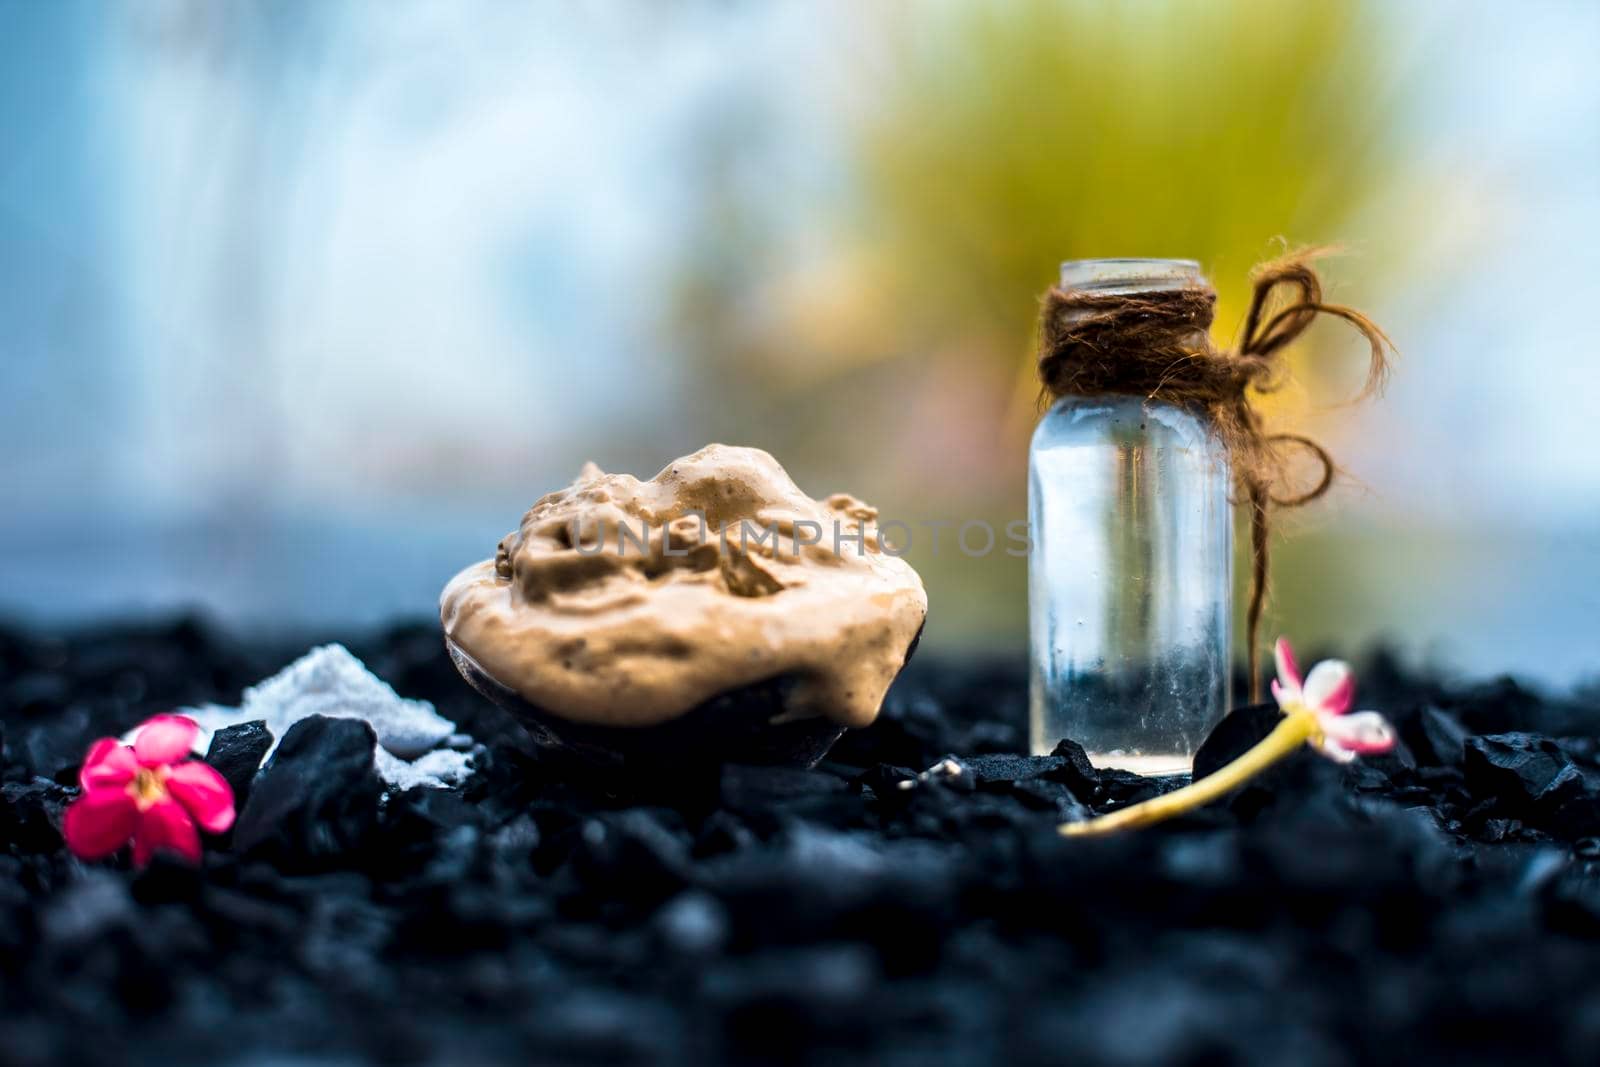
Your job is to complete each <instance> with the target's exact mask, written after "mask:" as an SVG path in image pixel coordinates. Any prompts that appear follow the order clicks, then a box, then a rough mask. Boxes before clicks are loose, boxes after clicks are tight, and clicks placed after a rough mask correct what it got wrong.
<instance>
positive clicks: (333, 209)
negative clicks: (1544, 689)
mask: <svg viewBox="0 0 1600 1067" xmlns="http://www.w3.org/2000/svg"><path fill="white" fill-rule="evenodd" d="M1596 55H1600V6H1597V5H1595V4H1592V3H1586V2H1573V3H1545V2H1526V3H1519V4H1515V5H1507V4H1501V3H1491V2H1482V3H1455V2H1437V3H1406V4H1392V3H1379V2H1373V3H1370V4H1360V3H1316V4H1305V3H1296V2H1290V0H1282V2H1262V0H1235V2H1221V0H1212V2H1201V0H1191V2H1158V0H1148V2H1139V3H1113V2H1103V3H1089V2H1083V3H1073V2H1057V3H1043V2H1030V0H1014V2H1001V3H993V2H984V3H977V2H972V3H952V2H939V0H927V2H909V0H908V2H902V3H894V2H886V3H877V4H870V5H869V4H860V3H855V2H851V0H837V2H830V0H788V2H784V0H777V2H770V3H738V2H733V0H720V2H709V0H707V2H699V3H684V4H670V5H668V4H655V3H647V2H644V0H636V2H623V0H617V2H609V3H601V2H591V3H573V4H569V3H547V4H532V3H487V2H484V3H480V2H466V0H451V2H415V0H401V2H394V3H376V2H371V3H368V2H353V0H351V2H343V3H338V2H321V0H301V2H290V0H274V2H266V0H262V2H259V3H256V2H243V0H235V2H221V0H142V2H139V3H123V4H109V3H103V2H98V0H86V2H71V0H51V2H45V0H0V237H3V239H0V454H3V456H4V464H3V466H0V491H3V494H4V496H3V499H4V501H5V503H6V507H5V508H4V510H3V512H0V614H3V615H4V616H6V617H8V618H13V619H20V620H23V621H26V622H34V623H46V624H61V623H73V622H82V621H85V620H89V619H100V618H105V617H108V616H117V617H126V616H138V615H145V614H149V613H152V612H172V611H178V610H187V609H199V610H201V611H203V612H205V613H208V614H209V615H211V616H213V617H215V618H217V619H219V620H221V621H223V622H225V623H227V624H229V625H231V626H234V627H236V628H240V629H242V630H248V629H279V630H281V629H287V628H297V627H325V628H332V627H349V626H359V625H370V624H373V623H377V622H379V621H382V620H387V619H392V618H396V617H401V616H409V617H424V616H427V615H428V614H430V613H432V612H433V611H434V610H435V607H434V606H435V598H436V596H437V593H438V590H439V588H440V586H441V585H442V584H443V582H444V581H445V579H446V578H447V577H448V576H449V575H450V574H451V573H453V572H454V571H455V570H456V569H458V568H459V567H460V566H462V565H464V564H466V563H468V562H471V561H473V560H476V559H480V558H483V557H485V556H487V555H490V554H492V552H493V548H494V544H495V542H496V540H497V539H498V538H499V537H500V536H502V535H503V534H504V533H505V532H506V531H508V530H510V529H511V528H513V527H514V525H515V523H516V520H517V518H518V517H519V516H520V514H521V512H522V511H523V509H524V508H526V507H527V505H528V504H530V503H531V502H532V501H533V500H534V499H535V498H536V497H538V496H539V495H540V494H542V493H543V492H545V491H547V490H549V489H552V488H555V487H558V486H560V485H562V484H565V482H567V481H568V480H569V479H570V478H571V477H572V476H573V475H574V474H576V472H577V470H578V468H579V466H580V465H581V463H582V462H583V461H584V460H587V459H594V460H596V461H598V462H599V463H600V464H601V465H602V466H605V467H607V468H608V469H620V470H627V471H631V472H634V473H636V474H639V475H641V476H645V475H649V474H651V473H653V472H655V471H656V470H657V469H659V468H660V467H661V466H663V465H664V464H665V463H666V462H667V461H668V460H670V459H672V458H673V457H675V456H677V455H679V454H681V453H684V452H687V451H690V450H692V449H694V448H696V447H698V446H699V445H701V444H704V443H706V442H708V441H713V440H720V441H725V442H729V443H741V444H752V445H759V446H761V447H765V448H767V449H769V450H771V451H772V452H774V453H775V454H776V455H777V456H778V457H779V458H780V459H781V460H782V461H783V462H784V463H785V464H786V465H787V466H788V467H789V469H790V471H791V472H792V473H793V474H794V475H795V477H796V480H797V481H798V482H799V483H800V484H801V485H802V486H803V487H804V488H806V489H807V490H809V491H810V492H812V493H813V494H814V495H822V494H825V493H827V492H830V491H835V490H849V491H852V492H855V493H857V494H858V495H860V496H863V497H865V498H867V499H869V500H871V501H873V502H874V503H876V504H878V505H879V506H880V507H881V508H882V509H883V511H884V512H885V513H886V514H888V515H890V516H893V517H896V518H900V519H903V520H905V521H908V522H912V523H916V522H919V521H924V520H935V521H936V520H953V521H960V520H964V519H968V518H986V519H989V520H990V521H993V522H995V523H996V524H997V525H999V524H1002V523H1004V522H1005V521H1007V520H1008V519H1012V518H1018V517H1021V516H1022V515H1023V514H1024V513H1025V512H1024V507H1025V494H1026V484H1025V477H1024V473H1025V454H1026V444H1027V435H1028V433H1029V430H1030V428H1031V425H1030V424H1031V420H1032V419H1033V418H1034V417H1035V416H1036V414H1037V410H1038V409H1037V406H1036V386H1035V384H1034V382H1033V381H1032V378H1031V368H1030V358H1031V352H1030V346H1031V339H1032V331H1033V326H1034V316H1035V312H1036V299H1037V296H1038V294H1039V293H1040V292H1041V291H1042V290H1043V289H1044V288H1045V287H1046V286H1047V285H1049V284H1050V283H1051V281H1052V279H1053V277H1054V275H1055V271H1056V264H1057V263H1058V261H1060V260H1062V259H1065V258H1077V257H1090V256H1106V255H1151V256H1183V257H1192V258H1197V259H1200V260H1201V261H1202V262H1203V263H1204V264H1205V267H1206V270H1207V272H1208V274H1209V276H1210V277H1211V278H1212V280H1213V281H1214V282H1215V283H1216V284H1217V286H1218V288H1219V290H1220V292H1221V294H1222V305H1221V310H1220V313H1219V316H1218V332H1219V335H1220V337H1221V338H1222V339H1227V338H1228V337H1229V336H1231V331H1232V330H1233V329H1234V328H1235V326H1236V324H1237V322H1238V320H1239V318H1240V315H1241V312H1242V306H1241V300H1242V297H1243V294H1244V293H1245V275H1246V272H1247V271H1248V269H1249V267H1250V266H1251V264H1252V263H1254V262H1255V261H1257V260H1258V259H1260V258H1263V257H1266V256H1269V255H1272V254H1275V253H1276V252H1277V251H1279V250H1281V247H1282V244H1281V242H1282V241H1288V242H1290V243H1295V244H1299V243H1323V242H1330V241H1338V242H1342V243H1343V244H1344V246H1345V248H1346V252H1345V254H1344V255H1343V256H1341V257H1340V258H1339V259H1337V260H1334V261H1331V262H1330V263H1329V264H1328V272H1329V276H1330V279H1331V281H1332V283H1333V291H1334V295H1335V297H1336V298H1337V299H1339V300H1341V301H1343V302H1346V303H1352V304H1355V305H1357V306H1360V307H1362V308H1364V309H1366V310H1367V311H1369V312H1370V313H1371V314H1372V315H1373V317H1374V318H1376V319H1377V320H1378V321H1379V322H1380V323H1382V324H1384V325H1385V327H1386V328H1387V329H1388V330H1389V332H1390V333H1391V334H1392V335H1393V337H1394V338H1395V340H1396V342H1397V344H1398V345H1399V348H1400V352H1401V360H1400V363H1399V366H1398V372H1397V374H1396V376H1395V378H1394V381H1393V384H1392V386H1391V388H1390V389H1389V391H1388V393H1387V395H1386V397H1385V398H1384V399H1383V400H1381V401H1380V402H1378V403H1376V404H1372V405H1367V406H1362V407H1350V406H1342V404H1341V401H1342V398H1344V397H1347V396H1348V395H1349V394H1351V393H1352V392H1353V391H1354V390H1355V389H1356V388H1357V386H1358V385H1359V382H1360V378H1361V369H1362V368H1361V359H1362V355H1363V353H1362V352H1361V349H1360V344H1359V342H1358V341H1356V340H1355V339H1353V338H1352V337H1349V336H1347V335H1346V334H1345V333H1343V332H1342V331H1341V330H1340V329H1339V328H1338V327H1337V326H1336V325H1324V326H1319V327H1317V329H1316V330H1315V331H1314V336H1313V337H1311V338H1310V339H1309V340H1308V342H1307V343H1305V344H1304V345H1302V346H1301V347H1300V349H1299V350H1298V351H1297V352H1296V353H1295V356H1294V360H1295V364H1296V370H1297V374H1298V381H1299V384H1298V386H1297V387H1296V388H1294V389H1291V390H1289V391H1288V392H1286V393H1284V394H1281V395H1275V396H1274V397H1273V398H1272V399H1271V411H1272V413H1273V416H1274V418H1275V419H1277V420H1278V421H1279V422H1280V424H1282V425H1284V426H1285V427H1293V428H1296V429H1299V430H1301V431H1303V432H1311V433H1315V434H1317V435H1319V436H1321V437H1322V438H1324V439H1325V440H1326V441H1327V443H1329V444H1330V445H1331V446H1332V447H1334V448H1335V450H1336V452H1337V454H1338V455H1339V456H1340V458H1341V459H1342V461H1343V463H1344V466H1345V467H1346V469H1347V470H1348V471H1349V473H1350V474H1351V478H1350V480H1349V481H1347V482H1346V483H1345V485H1344V487H1343V488H1341V489H1340V490H1339V491H1337V492H1336V493H1335V494H1334V495H1333V496H1332V497H1330V498H1327V499H1325V500H1324V501H1321V502H1319V503H1318V504H1316V505H1315V506H1313V507H1311V508H1308V509H1305V510H1304V511H1303V512H1302V513H1298V514H1296V515H1294V516H1293V517H1292V518H1290V519H1287V520H1286V521H1284V522H1283V523H1281V524H1280V528H1281V529H1282V530H1283V531H1284V532H1285V535H1286V537H1287V541H1286V543H1285V545H1284V547H1283V548H1282V550H1281V551H1280V554H1279V583H1278V595H1277V599H1276V601H1275V606H1274V616H1275V620H1274V623H1275V627H1276V628H1280V629H1283V630H1286V631H1288V632H1290V633H1293V634H1295V635H1297V636H1298V637H1299V638H1300V639H1301V640H1302V641H1303V642H1305V643H1309V644H1317V643H1323V644H1325V645H1338V646H1340V647H1343V648H1345V649H1349V650H1352V651H1354V650H1358V649H1360V648H1361V647H1363V646H1366V645H1369V644H1370V643H1371V642H1374V641H1377V640H1387V641H1390V642H1392V643H1394V644H1395V645H1396V646H1397V647H1399V648H1401V649H1402V650H1404V652H1405V654H1406V655H1407V656H1410V657H1413V658H1420V659H1426V660H1428V661H1430V662H1431V663H1434V664H1436V665H1440V666H1443V667H1445V668H1448V669H1451V670H1454V671H1458V672H1462V673H1465V674H1468V675H1484V674H1489V673H1497V672H1500V671H1503V670H1511V671H1515V672H1518V673H1520V674H1523V675H1525V676H1527V677H1529V678H1533V679H1536V680H1538V681H1541V682H1543V683H1546V684H1550V685H1555V686H1567V685H1570V684H1573V683H1575V682H1578V681H1580V680H1582V679H1583V678H1585V677H1593V676H1594V674H1595V673H1596V671H1597V669H1600V640H1597V638H1600V625H1597V622H1600V458H1597V455H1596V451H1597V446H1596V443H1595V442H1596V440H1597V436H1596V435H1597V432H1600V430H1597V425H1596V424H1597V421H1600V358H1597V357H1600V353H1597V351H1596V349H1597V347H1600V345H1597V342H1596V336H1597V335H1596V330H1595V326H1594V321H1595V320H1594V309H1595V307H1596V305H1597V303H1600V284H1597V279H1600V72H1597V66H1596V63H1595V56H1596ZM911 558H912V559H913V561H914V562H915V563H916V564H917V565H918V566H919V568H920V569H922V570H923V572H924V573H925V575H926V577H927V579H928V585H929V588H930V594H931V597H932V601H933V616H932V619H931V620H930V628H929V640H930V641H931V642H932V643H933V644H934V645H936V646H939V647H942V648H944V649H946V650H970V651H978V650H1020V649H1021V648H1022V647H1023V641H1024V633H1025V627H1026V610H1025V603H1024V600H1025V571H1024V564H1023V563H1022V562H1021V561H1018V560H1014V559H1010V558H1008V557H1005V556H1003V555H996V556H993V557H990V558H987V559H981V560H973V559H967V558H964V557H962V556H960V555H959V554H958V553H954V552H951V551H949V549H948V547H947V548H946V549H945V551H944V552H942V553H941V554H940V555H939V556H938V558H934V556H933V553H932V551H931V547H930V546H929V545H928V544H927V540H926V539H923V540H919V541H918V542H917V543H916V547H915V548H914V549H913V551H912V555H911Z"/></svg>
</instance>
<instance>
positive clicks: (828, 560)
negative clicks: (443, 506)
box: [439, 444, 928, 727]
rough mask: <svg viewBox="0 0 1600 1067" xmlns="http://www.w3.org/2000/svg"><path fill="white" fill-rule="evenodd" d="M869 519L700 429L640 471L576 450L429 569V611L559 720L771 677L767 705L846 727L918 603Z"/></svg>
mask: <svg viewBox="0 0 1600 1067" xmlns="http://www.w3.org/2000/svg"><path fill="white" fill-rule="evenodd" d="M876 518H877V511H876V510H875V509H873V508H871V507H869V506H867V505H866V504H863V503H862V502H861V501H859V500H857V499H855V498H854V497H851V496H848V495H845V494H842V493H840V494H835V495H833V496H830V497H828V498H827V500H825V501H817V500H813V499H812V498H810V497H809V496H807V495H806V494H805V493H803V492H801V491H800V490H799V489H798V488H797V487H796V486H795V484H794V482H792V481H791V480H790V479H789V476H788V474H786V473H785V472H784V470H783V468H782V467H781V466H779V464H778V462H777V461H776V460H775V459H773V458H772V456H770V455H768V454H767V453H766V452H763V451H761V450H760V449H754V448H734V447H729V446H726V445H715V444H713V445H707V446H706V447H705V448H702V449H701V450H700V451H698V452H696V453H694V454H693V455H690V456H685V457H683V458H682V459H680V460H677V461H676V462H674V463H672V464H669V465H668V466H667V467H666V468H665V469H664V470H662V471H661V472H660V473H659V474H657V475H656V476H655V477H654V478H652V479H650V480H649V481H643V482H641V481H639V480H638V479H637V478H634V477H632V476H631V475H627V474H606V473H605V472H603V471H601V470H600V469H599V468H598V467H596V466H595V465H594V464H592V463H591V464H588V465H586V466H585V467H584V469H583V472H582V473H581V474H579V476H578V478H577V480H576V481H574V482H573V483H572V485H571V486H569V487H568V488H566V489H563V490H560V491H558V492H554V493H550V494H548V495H547V496H545V497H543V498H542V499H540V500H539V502H538V503H536V504H534V505H533V507H532V508H530V509H529V511H528V512H527V514H526V515H524V516H523V518H522V524H521V526H520V527H519V528H518V529H517V531H516V532H515V533H512V534H510V535H508V536H507V537H506V538H505V539H504V540H502V541H501V542H500V545H499V548H498V551H497V552H496V555H495V558H494V559H492V560H484V561H483V562H481V563H477V564H474V565H473V566H471V567H468V568H467V569H466V570H464V571H462V572H461V573H460V574H458V575H456V576H455V578H453V579H452V580H451V581H450V583H449V584H448V585H447V586H445V589H444V593H443V594H442V595H441V597H440V603H439V611H440V618H441V620H442V622H443V624H444V631H445V636H446V638H447V639H448V640H449V642H450V643H451V644H452V645H453V646H454V650H455V651H456V652H457V653H458V654H460V655H464V656H465V657H466V658H467V659H468V660H470V661H471V663H472V664H473V665H475V666H476V667H477V668H478V669H479V670H481V671H482V672H483V673H484V674H486V675H488V676H489V678H491V679H493V680H494V681H496V682H498V683H499V684H500V685H501V686H504V687H505V688H506V689H508V690H511V691H512V692H514V693H515V694H516V695H517V696H519V697H521V698H522V699H523V700H525V701H527V702H528V703H529V704H531V705H534V706H535V707H537V708H539V709H541V710H543V711H544V712H546V713H547V714H550V715H554V716H557V717H559V718H562V719H566V720H569V721H572V722H575V723H583V724H586V725H592V726H613V727H647V726H655V725H659V724H661V723H664V722H667V721H669V720H672V719H674V718H676V717H678V716H680V715H682V714H684V713H685V712H687V711H689V710H691V709H693V708H695V707H696V706H698V705H700V704H702V703H703V702H705V701H707V700H709V699H711V698H713V697H715V696H717V695H719V694H723V693H727V692H729V691H731V690H735V689H738V688H739V687H741V686H745V685H749V684H752V683H756V682H761V681H763V680H767V679H772V678H777V677H780V676H784V677H788V678H790V679H792V681H793V683H794V684H793V686H792V688H791V689H790V690H789V696H788V698H787V700H786V702H785V708H784V713H783V715H782V717H781V718H782V719H783V720H795V719H807V718H812V717H826V718H828V719H831V720H833V721H834V722H835V723H837V724H838V725H839V726H842V727H862V726H866V725H868V724H869V723H871V722H872V720H873V719H874V718H876V716H877V714H878V709H879V706H880V705H881V704H882V702H883V697H884V693H885V692H886V691H887V690H888V688H889V683H890V682H892V681H893V680H894V678H895V675H896V674H897V673H898V672H899V670H900V668H901V666H902V665H903V664H904V663H905V660H906V657H907V654H908V652H909V651H910V648H911V646H912V643H913V642H914V640H915V639H916V637H917V635H918V634H919V633H920V631H921V628H922V622H923V619H924V617H925V616H926V615H927V610H928V599H927V594H926V592H924V590H923V587H922V580H921V579H920V578H919V577H918V576H917V573H916V571H915V570H913V569H912V567H911V565H910V564H908V563H906V562H905V561H904V560H902V559H899V558H896V557H895V556H893V555H890V554H889V553H887V552H885V551H883V549H882V546H881V544H880V543H879V540H878V530H877V524H876Z"/></svg>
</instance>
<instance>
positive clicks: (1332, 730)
mask: <svg viewBox="0 0 1600 1067" xmlns="http://www.w3.org/2000/svg"><path fill="white" fill-rule="evenodd" d="M1317 722H1318V724H1319V725H1320V726H1321V727H1322V733H1323V735H1324V736H1325V737H1327V738H1328V740H1330V741H1332V742H1333V743H1334V744H1336V745H1338V746H1339V747H1340V748H1342V749H1344V750H1346V751H1347V752H1352V753H1355V754H1357V755H1362V756H1370V755H1374V754H1376V753H1379V752H1387V751H1389V750H1390V749H1391V748H1393V747H1394V727H1392V726H1390V725H1389V720H1388V719H1385V718H1384V717H1383V716H1382V715H1379V714H1378V713H1377V712H1375V711H1358V712H1355V713H1353V714H1350V715H1335V714H1326V713H1325V714H1321V715H1318V716H1317Z"/></svg>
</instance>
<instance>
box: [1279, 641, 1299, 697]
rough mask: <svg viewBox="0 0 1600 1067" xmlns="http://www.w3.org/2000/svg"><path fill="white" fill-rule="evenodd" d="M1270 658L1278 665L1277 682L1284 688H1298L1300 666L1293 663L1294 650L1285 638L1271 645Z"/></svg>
mask: <svg viewBox="0 0 1600 1067" xmlns="http://www.w3.org/2000/svg"><path fill="white" fill-rule="evenodd" d="M1272 658H1273V659H1274V660H1276V661H1277V664H1278V681H1279V682H1281V683H1283V686H1284V688H1286V689H1288V688H1293V689H1295V690H1298V689H1299V688H1300V666H1299V664H1297V663H1295V661H1294V648H1293V647H1291V646H1290V644H1289V639H1288V638H1287V637H1280V638H1278V640H1277V641H1275V642H1274V643H1273V645H1272Z"/></svg>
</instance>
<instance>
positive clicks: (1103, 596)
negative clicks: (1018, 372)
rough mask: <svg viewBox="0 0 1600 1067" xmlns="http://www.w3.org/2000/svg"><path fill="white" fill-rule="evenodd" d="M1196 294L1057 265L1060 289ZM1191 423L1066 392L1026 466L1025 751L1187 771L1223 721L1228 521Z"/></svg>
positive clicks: (1156, 404)
mask: <svg viewBox="0 0 1600 1067" xmlns="http://www.w3.org/2000/svg"><path fill="white" fill-rule="evenodd" d="M1205 284H1207V283H1206V281H1205V279H1204V278H1203V277H1202V276H1201V274H1200V265H1199V264H1198V263H1195V262H1193V261H1191V260H1168V259H1097V260H1077V261H1071V262H1067V263H1063V264H1062V265H1061V287H1062V289H1064V290H1071V289H1085V288H1087V289H1093V290H1095V291H1097V292H1101V293H1130V294H1132V293H1138V292H1147V291H1157V290H1161V289H1171V288H1177V287H1186V286H1194V285H1205ZM1230 490H1231V481H1230V472H1229V467H1228V457H1227V453H1226V451H1225V449H1224V447H1223V445H1222V442H1221V440H1220V439H1219V438H1218V436H1217V435H1216V434H1215V433H1214V432H1213V430H1212V427H1211V424H1210V421H1209V420H1208V419H1207V418H1206V417H1205V415H1204V414H1203V413H1199V412H1196V411H1192V410H1189V409H1188V408H1185V407H1179V406H1176V405H1173V404H1169V403H1166V402H1164V401H1160V400H1150V399H1146V398H1145V397H1142V396H1099V397H1077V396H1068V397H1063V398H1062V399H1060V400H1058V401H1056V402H1055V404H1054V405H1053V406H1052V407H1051V408H1050V410H1049V411H1048V412H1047V413H1046V414H1045V416H1044V418H1043V419H1042V420H1041V421H1040V423H1039V425H1038V428H1037V429H1036V430H1035V431H1034V434H1033V443H1032V446H1031V448H1030V449H1029V458H1028V520H1029V542H1030V545H1029V558H1028V608H1029V636H1030V709H1029V710H1030V719H1031V722H1030V743H1031V745H1032V749H1033V751H1034V752H1035V753H1036V754H1043V753H1047V752H1049V751H1050V750H1051V749H1052V748H1054V747H1055V744H1056V742H1057V741H1059V740H1061V739H1062V738H1071V739H1073V740H1074V741H1077V742H1079V743H1080V744H1082V745H1083V747H1084V749H1085V751H1086V752H1087V753H1088V756H1089V759H1090V760H1091V761H1092V762H1093V763H1094V764H1095V765H1097V766H1101V767H1120V768H1124V769H1127V770H1132V771H1137V772H1139V773H1140V774H1149V775H1164V774H1182V773H1187V772H1188V771H1189V770H1190V768H1191V764H1192V761H1193V757H1194V752H1195V749H1196V748H1198V747H1199V745H1200V742H1201V741H1203V740H1205V737H1206V734H1207V733H1208V732H1209V731H1210V729H1211V728H1212V727H1213V726H1215V725H1216V724H1217V722H1218V720H1220V719H1221V718H1222V716H1223V714H1224V713H1225V712H1226V711H1227V708H1228V700H1229V682H1230V669H1231V658H1230V654H1229V638H1230V631H1231V619H1232V614H1231V612H1232V603H1231V600H1232V590H1233V574H1232V572H1233V510H1232V507H1231V505H1230V498H1229V494H1230Z"/></svg>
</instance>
